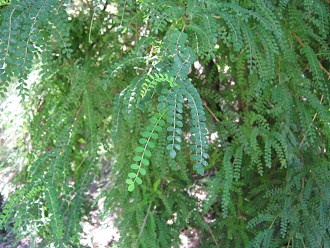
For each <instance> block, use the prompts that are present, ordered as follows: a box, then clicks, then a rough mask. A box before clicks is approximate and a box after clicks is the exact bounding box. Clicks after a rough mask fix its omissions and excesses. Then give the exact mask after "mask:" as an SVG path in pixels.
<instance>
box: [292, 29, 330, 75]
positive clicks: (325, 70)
mask: <svg viewBox="0 0 330 248" xmlns="http://www.w3.org/2000/svg"><path fill="white" fill-rule="evenodd" d="M291 33H292V34H293V36H294V37H295V38H296V39H297V41H298V42H299V44H300V45H301V46H302V47H305V44H304V42H302V40H301V39H300V37H299V36H298V35H297V34H296V33H295V32H294V31H291ZM317 61H318V62H319V66H320V68H321V70H322V71H324V72H325V73H326V74H327V75H328V79H330V72H328V71H327V69H325V68H324V67H323V65H322V64H321V62H320V61H319V60H317Z"/></svg>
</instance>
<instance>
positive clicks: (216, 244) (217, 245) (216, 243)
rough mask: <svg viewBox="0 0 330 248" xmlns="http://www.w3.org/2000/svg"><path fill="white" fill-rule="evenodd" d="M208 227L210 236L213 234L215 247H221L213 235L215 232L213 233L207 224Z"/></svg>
mask: <svg viewBox="0 0 330 248" xmlns="http://www.w3.org/2000/svg"><path fill="white" fill-rule="evenodd" d="M206 226H207V229H209V232H210V234H211V236H212V239H213V241H214V243H215V246H216V247H217V248H219V247H220V246H219V244H218V242H217V240H216V239H215V237H214V235H213V232H212V230H211V228H210V227H209V225H208V224H207V223H206Z"/></svg>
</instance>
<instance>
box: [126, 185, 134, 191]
mask: <svg viewBox="0 0 330 248" xmlns="http://www.w3.org/2000/svg"><path fill="white" fill-rule="evenodd" d="M127 189H128V191H129V192H132V191H133V190H134V184H130V185H129V186H128V188H127Z"/></svg>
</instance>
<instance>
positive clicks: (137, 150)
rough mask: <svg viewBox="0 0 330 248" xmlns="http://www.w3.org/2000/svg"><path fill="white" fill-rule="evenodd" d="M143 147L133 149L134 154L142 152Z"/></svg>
mask: <svg viewBox="0 0 330 248" xmlns="http://www.w3.org/2000/svg"><path fill="white" fill-rule="evenodd" d="M143 150H144V149H143V147H141V146H138V147H137V148H135V151H136V152H143Z"/></svg>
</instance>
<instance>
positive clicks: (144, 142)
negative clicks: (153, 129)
mask: <svg viewBox="0 0 330 248" xmlns="http://www.w3.org/2000/svg"><path fill="white" fill-rule="evenodd" d="M139 143H140V144H141V145H144V144H146V143H147V140H146V139H145V138H141V139H139Z"/></svg>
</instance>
